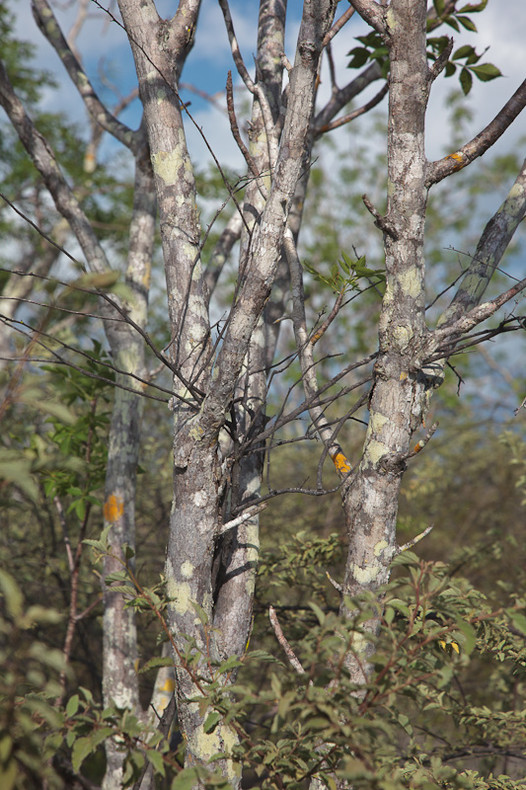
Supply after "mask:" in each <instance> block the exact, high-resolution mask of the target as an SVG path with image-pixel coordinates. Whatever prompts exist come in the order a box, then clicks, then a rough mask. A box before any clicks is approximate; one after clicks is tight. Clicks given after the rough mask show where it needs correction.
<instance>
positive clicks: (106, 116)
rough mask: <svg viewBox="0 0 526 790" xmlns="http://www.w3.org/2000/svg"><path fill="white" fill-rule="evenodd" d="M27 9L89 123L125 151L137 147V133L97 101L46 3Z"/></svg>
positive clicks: (39, 1) (45, 0)
mask: <svg viewBox="0 0 526 790" xmlns="http://www.w3.org/2000/svg"><path fill="white" fill-rule="evenodd" d="M31 6H32V10H33V16H34V17H35V21H36V23H37V25H38V27H39V28H40V30H41V31H42V33H43V34H44V36H45V37H46V38H47V40H48V41H49V43H50V44H51V46H52V47H53V48H54V49H55V51H56V53H57V55H58V56H59V58H60V59H61V61H62V63H63V64H64V68H65V69H66V71H67V72H68V74H69V76H70V78H71V80H72V82H73V84H74V85H75V87H76V88H77V90H78V92H79V93H80V95H81V97H82V100H83V102H84V104H85V105H86V109H87V111H88V112H89V114H90V116H91V118H92V119H93V121H95V122H96V123H97V124H99V125H100V126H102V128H103V129H105V130H106V131H107V132H109V134H111V135H113V137H115V138H116V139H117V140H119V142H121V143H122V144H123V145H125V146H126V147H127V148H130V149H132V150H136V149H137V146H138V145H140V137H141V134H140V132H139V131H135V132H134V131H132V130H131V129H130V128H128V127H127V126H126V125H125V124H123V123H122V122H121V121H119V120H118V119H117V118H115V116H114V115H112V114H111V112H110V111H109V110H108V109H107V107H105V105H104V104H103V103H102V102H101V100H100V99H99V97H98V96H97V94H96V92H95V90H94V88H93V85H92V84H91V82H90V81H89V79H88V77H87V75H86V72H85V71H84V69H83V68H82V66H81V65H80V63H79V61H78V60H77V58H76V57H75V55H74V54H73V52H72V51H71V48H70V46H69V45H68V42H67V41H66V39H65V38H64V36H63V34H62V31H61V29H60V27H59V24H58V22H57V20H56V17H55V15H54V14H53V11H52V9H51V7H50V5H49V3H48V0H32V2H31Z"/></svg>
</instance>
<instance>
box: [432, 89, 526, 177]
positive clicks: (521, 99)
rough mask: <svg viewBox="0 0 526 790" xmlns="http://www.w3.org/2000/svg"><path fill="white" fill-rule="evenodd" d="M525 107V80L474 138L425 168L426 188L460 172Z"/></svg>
mask: <svg viewBox="0 0 526 790" xmlns="http://www.w3.org/2000/svg"><path fill="white" fill-rule="evenodd" d="M525 105H526V80H524V82H523V83H522V84H521V85H520V86H519V87H518V88H517V90H516V91H515V93H514V94H513V96H512V97H511V98H510V99H509V101H507V102H506V104H505V105H504V107H503V108H502V109H501V110H500V112H498V113H497V115H496V116H495V118H494V119H493V120H492V121H491V123H489V124H488V125H487V126H486V127H485V128H484V129H483V130H482V131H481V132H480V133H479V134H478V135H477V136H476V137H474V138H473V139H472V140H470V141H469V143H466V144H465V145H463V146H462V148H460V149H459V150H458V151H455V153H453V154H449V156H446V157H444V159H439V160H438V161H437V162H431V163H430V164H429V165H428V168H427V177H426V186H427V187H430V186H432V185H433V184H438V182H439V181H442V179H444V178H447V177H448V176H450V175H451V174H452V173H456V172H457V171H458V170H462V169H463V168H464V167H466V166H467V165H469V164H470V163H471V162H473V160H474V159H477V158H478V157H479V156H482V154H484V153H485V152H486V151H487V150H488V148H491V146H492V145H494V143H496V142H497V140H498V139H499V137H500V136H501V135H502V134H504V132H505V131H506V129H507V128H508V127H509V126H510V125H511V124H512V123H513V121H514V120H515V118H516V117H517V116H518V115H519V113H520V112H521V111H522V109H523V108H524V106H525Z"/></svg>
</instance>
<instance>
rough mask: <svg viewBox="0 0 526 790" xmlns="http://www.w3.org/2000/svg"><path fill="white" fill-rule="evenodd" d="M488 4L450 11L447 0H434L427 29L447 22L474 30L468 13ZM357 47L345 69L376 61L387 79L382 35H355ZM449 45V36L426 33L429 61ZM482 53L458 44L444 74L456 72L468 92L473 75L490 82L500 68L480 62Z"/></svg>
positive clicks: (349, 54)
mask: <svg viewBox="0 0 526 790" xmlns="http://www.w3.org/2000/svg"><path fill="white" fill-rule="evenodd" d="M486 5H487V0H483V2H480V3H467V4H466V5H464V6H462V8H459V9H455V10H453V11H451V10H450V6H449V5H448V4H447V3H446V0H433V6H434V9H435V12H436V16H435V17H433V18H429V20H428V32H431V31H432V30H434V29H435V28H436V27H438V26H439V25H441V24H446V25H449V27H452V28H453V29H454V30H456V31H457V32H460V30H461V28H464V30H468V31H470V32H473V33H476V32H477V26H476V24H475V22H473V20H472V19H471V16H470V14H474V13H479V12H480V11H483V10H484V8H485V7H486ZM356 38H357V41H359V42H360V46H357V47H353V49H351V50H350V51H349V52H348V53H347V56H348V57H350V61H349V63H348V64H347V68H350V69H359V68H362V66H365V65H366V64H367V63H377V64H378V65H379V67H380V70H381V72H382V76H383V77H384V78H387V76H388V73H389V48H388V46H387V45H386V43H385V41H384V39H383V38H382V36H381V35H380V34H379V33H377V32H376V31H371V32H370V33H368V34H367V35H365V36H357V37H356ZM449 44H450V39H449V37H448V36H446V35H443V36H435V37H434V36H429V37H428V39H427V45H428V46H427V57H428V59H429V60H430V61H431V62H434V61H436V60H437V58H438V57H439V56H440V55H441V54H442V53H443V52H444V51H445V50H446V48H447V47H448V46H449ZM482 54H484V53H482ZM482 54H480V55H478V54H477V52H476V50H475V48H474V47H473V46H471V45H464V46H461V47H459V48H458V49H457V50H455V52H454V53H453V55H452V57H451V58H449V59H448V62H447V63H446V66H445V70H444V74H445V76H446V77H452V76H453V75H454V74H455V73H457V71H458V76H459V81H460V85H461V88H462V90H463V92H464V94H465V95H467V94H468V93H469V92H470V90H471V88H472V86H473V77H476V78H477V79H478V80H480V81H481V82H489V81H490V80H494V79H496V77H500V76H502V74H501V71H500V70H499V69H498V68H497V66H495V65H494V64H493V63H479V61H480V58H481V57H482Z"/></svg>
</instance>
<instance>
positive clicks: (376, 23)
mask: <svg viewBox="0 0 526 790" xmlns="http://www.w3.org/2000/svg"><path fill="white" fill-rule="evenodd" d="M349 1H350V3H351V5H353V6H354V8H355V9H356V11H358V13H359V14H360V16H361V17H362V19H364V20H365V21H366V22H368V23H369V24H370V25H371V27H374V29H375V30H376V31H377V32H378V33H381V34H384V33H387V25H386V22H385V7H384V6H382V5H380V3H377V2H376V0H349Z"/></svg>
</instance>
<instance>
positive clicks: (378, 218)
mask: <svg viewBox="0 0 526 790" xmlns="http://www.w3.org/2000/svg"><path fill="white" fill-rule="evenodd" d="M362 200H363V204H364V206H365V208H366V209H367V211H368V212H369V213H370V214H372V215H373V217H374V224H375V225H376V227H377V228H380V230H381V231H382V233H384V234H385V235H387V236H390V237H391V238H392V239H394V241H398V239H399V237H398V233H397V231H396V229H395V228H394V227H393V226H392V225H391V223H390V222H389V220H388V219H387V217H385V216H383V215H382V214H380V212H379V211H378V209H376V208H375V207H374V206H373V204H372V203H371V201H370V200H369V198H368V197H367V195H362Z"/></svg>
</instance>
